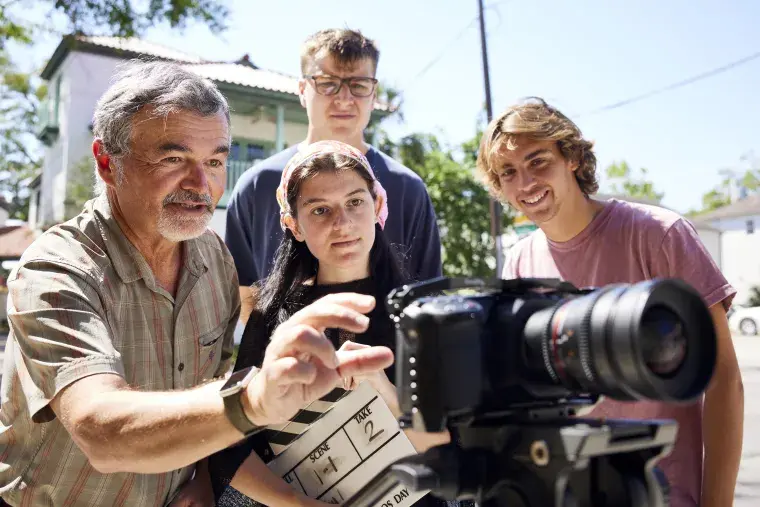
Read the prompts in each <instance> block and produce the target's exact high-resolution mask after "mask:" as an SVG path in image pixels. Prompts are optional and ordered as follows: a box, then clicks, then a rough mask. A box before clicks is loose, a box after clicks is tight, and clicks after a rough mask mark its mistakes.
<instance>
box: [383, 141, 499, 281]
mask: <svg viewBox="0 0 760 507" xmlns="http://www.w3.org/2000/svg"><path fill="white" fill-rule="evenodd" d="M479 138H480V135H476V136H475V137H474V138H473V139H472V140H469V141H467V142H465V143H463V144H462V145H461V146H458V147H457V148H456V149H455V150H449V149H446V148H444V147H442V146H441V144H440V142H439V141H438V139H437V138H436V137H435V136H434V135H432V134H413V135H409V136H406V137H404V138H403V139H401V140H400V141H399V142H398V143H395V146H394V147H393V148H394V151H392V153H393V154H394V155H395V156H396V157H397V158H398V159H399V160H400V161H401V162H402V163H403V164H404V165H406V166H407V167H409V168H410V169H412V170H413V171H415V172H416V173H417V174H419V175H420V177H421V178H422V179H423V181H424V182H425V185H426V186H427V189H428V193H429V194H430V198H431V200H432V202H433V207H434V208H435V212H436V215H437V217H438V226H439V229H440V233H441V244H442V247H443V252H442V257H443V272H444V275H446V276H492V275H493V274H494V269H495V267H496V262H495V259H494V255H493V252H494V242H493V238H492V237H491V235H490V226H491V218H490V211H489V203H490V200H489V195H488V192H487V191H486V190H485V188H484V187H483V186H482V185H481V184H480V182H479V181H478V180H477V179H476V177H475V173H474V169H475V159H476V155H477V150H473V147H474V146H477V144H478V140H479ZM511 222H512V215H511V214H510V213H509V212H508V211H505V212H504V213H503V214H502V228H501V230H502V231H503V230H506V228H507V227H508V226H509V225H510V224H511Z"/></svg>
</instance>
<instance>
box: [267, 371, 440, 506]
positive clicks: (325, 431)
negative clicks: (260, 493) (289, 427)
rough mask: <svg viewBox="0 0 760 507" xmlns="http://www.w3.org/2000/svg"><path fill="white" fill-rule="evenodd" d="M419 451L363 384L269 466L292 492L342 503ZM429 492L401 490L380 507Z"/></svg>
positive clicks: (405, 503)
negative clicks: (386, 469)
mask: <svg viewBox="0 0 760 507" xmlns="http://www.w3.org/2000/svg"><path fill="white" fill-rule="evenodd" d="M415 452H416V451H415V450H414V447H413V446H412V444H411V442H409V439H408V438H407V437H406V435H405V434H404V433H403V432H402V431H401V430H400V428H399V426H398V422H397V421H396V419H395V417H393V414H392V413H391V411H390V409H389V408H388V405H386V404H385V402H384V401H383V399H382V398H381V397H380V396H379V395H378V393H377V391H375V389H373V388H372V386H371V385H370V384H369V383H368V382H363V383H362V384H361V385H360V386H359V387H358V388H357V389H356V390H354V391H352V392H351V393H349V394H348V395H346V396H345V397H343V398H342V399H341V400H340V401H338V402H337V403H336V404H335V405H334V406H333V407H332V408H331V409H330V411H329V412H327V413H326V414H325V415H324V416H323V417H321V418H320V419H319V420H317V421H316V422H314V424H312V425H311V426H310V427H309V428H308V429H307V430H306V431H305V432H304V433H303V434H302V435H301V436H300V437H299V438H298V439H297V440H295V441H294V442H293V443H292V444H291V445H290V446H289V447H288V448H287V449H285V450H284V451H283V452H282V453H281V454H280V455H279V456H277V458H275V459H274V460H273V461H272V462H270V463H269V467H270V469H272V471H274V472H275V473H276V474H278V475H280V476H281V477H283V478H284V479H285V481H286V482H288V483H289V484H290V485H291V486H292V487H293V488H295V489H296V490H298V491H301V492H302V493H304V494H305V495H307V496H309V497H312V498H316V499H318V500H321V501H323V502H328V503H333V504H341V503H343V502H344V501H345V500H346V499H348V498H350V497H351V496H352V495H353V494H354V493H356V492H357V491H358V490H359V489H361V488H362V487H363V486H364V485H365V484H367V482H369V481H370V480H371V479H372V478H373V477H374V476H376V475H377V474H378V473H380V471H382V470H383V469H384V468H385V467H386V466H387V465H389V464H391V463H393V462H394V461H396V460H398V459H399V458H402V457H404V456H409V455H410V454H414V453H415ZM424 495H425V492H413V491H410V490H409V489H408V488H407V487H405V486H398V487H397V488H396V489H395V490H394V491H392V492H391V493H390V494H389V495H388V498H387V500H385V501H384V502H378V503H377V506H376V507H391V506H392V507H406V506H408V505H412V504H414V502H416V501H417V500H419V499H420V498H422V497H423V496H424Z"/></svg>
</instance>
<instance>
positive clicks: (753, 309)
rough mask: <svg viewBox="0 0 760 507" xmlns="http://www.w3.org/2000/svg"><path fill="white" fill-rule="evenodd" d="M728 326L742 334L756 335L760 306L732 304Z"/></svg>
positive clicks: (759, 320) (758, 327)
mask: <svg viewBox="0 0 760 507" xmlns="http://www.w3.org/2000/svg"><path fill="white" fill-rule="evenodd" d="M731 310H733V311H730V312H729V315H728V327H730V328H731V330H732V331H737V332H739V333H741V334H743V335H756V334H757V333H758V331H760V306H738V305H732V307H731Z"/></svg>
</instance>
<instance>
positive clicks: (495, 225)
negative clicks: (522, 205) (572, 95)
mask: <svg viewBox="0 0 760 507" xmlns="http://www.w3.org/2000/svg"><path fill="white" fill-rule="evenodd" d="M478 18H479V19H480V50H481V53H482V56H483V83H484V85H485V88H486V116H487V117H488V123H491V120H492V119H493V109H492V108H491V79H490V76H489V74H488V48H487V46H486V21H485V18H484V17H483V0H478ZM489 209H490V211H491V237H492V238H493V241H494V245H495V246H496V252H495V255H496V277H497V278H500V277H501V270H502V265H503V263H504V256H503V255H502V253H501V203H499V202H498V201H496V200H495V199H493V198H491V199H490V202H489Z"/></svg>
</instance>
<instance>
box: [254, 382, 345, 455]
mask: <svg viewBox="0 0 760 507" xmlns="http://www.w3.org/2000/svg"><path fill="white" fill-rule="evenodd" d="M345 394H346V390H345V389H341V388H336V389H333V390H332V391H330V392H329V393H328V394H327V395H325V396H323V397H322V398H320V399H319V400H317V401H315V402H313V403H311V404H310V405H309V406H308V407H306V408H304V409H303V410H301V411H299V412H298V413H297V414H296V415H295V416H293V418H292V419H291V420H290V421H288V422H286V423H283V424H274V425H271V426H268V427H267V429H265V430H264V431H262V432H261V434H260V435H261V438H262V439H264V440H265V441H266V444H267V446H268V447H269V449H270V450H271V454H268V456H267V458H269V459H272V458H274V457H276V456H277V455H279V454H280V453H282V451H284V450H285V449H286V448H287V447H288V446H289V445H290V444H292V443H293V441H294V440H296V439H297V438H298V437H299V436H301V435H302V434H303V432H304V431H306V429H307V428H308V427H309V426H310V425H311V424H313V423H314V422H315V421H317V420H318V419H319V418H321V417H322V416H324V415H325V414H326V413H327V412H329V411H330V409H331V408H332V407H333V406H334V405H335V402H336V401H338V400H339V399H341V398H342V397H343V396H344V395H345ZM266 461H268V459H267V460H266Z"/></svg>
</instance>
